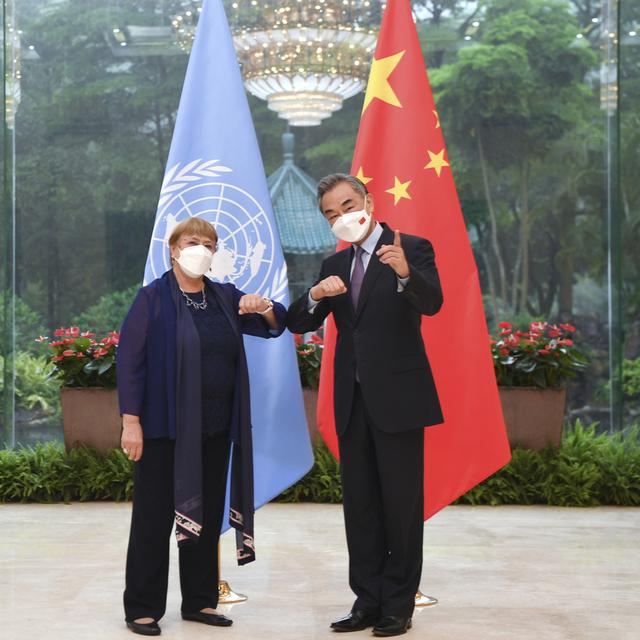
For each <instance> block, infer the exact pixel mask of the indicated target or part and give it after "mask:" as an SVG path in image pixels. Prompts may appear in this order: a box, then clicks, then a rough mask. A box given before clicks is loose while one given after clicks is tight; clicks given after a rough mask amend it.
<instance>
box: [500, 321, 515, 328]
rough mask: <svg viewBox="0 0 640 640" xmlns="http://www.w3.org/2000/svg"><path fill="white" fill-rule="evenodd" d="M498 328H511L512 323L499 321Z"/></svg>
mask: <svg viewBox="0 0 640 640" xmlns="http://www.w3.org/2000/svg"><path fill="white" fill-rule="evenodd" d="M498 328H500V329H512V328H513V325H512V324H511V323H510V322H504V321H503V322H499V323H498Z"/></svg>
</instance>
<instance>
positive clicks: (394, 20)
mask: <svg viewBox="0 0 640 640" xmlns="http://www.w3.org/2000/svg"><path fill="white" fill-rule="evenodd" d="M351 173H352V174H353V175H357V176H358V177H359V178H360V179H361V180H362V181H363V182H365V183H366V185H367V188H368V189H369V191H370V192H371V193H372V194H373V195H374V202H375V215H376V218H377V219H378V220H379V221H383V222H387V223H388V224H389V226H390V227H391V228H392V229H400V231H402V232H404V233H409V234H414V235H418V236H422V237H424V238H427V239H428V240H430V241H431V242H432V244H433V246H434V249H435V254H436V264H437V266H438V271H439V274H440V280H441V282H442V288H443V293H444V304H443V306H442V309H441V310H440V312H439V313H438V314H437V315H436V316H434V317H431V318H426V317H424V318H423V322H422V335H423V338H424V342H425V346H426V350H427V355H428V357H429V361H430V363H431V368H432V371H433V374H434V378H435V382H436V387H437V389H438V395H439V397H440V402H441V405H442V410H443V414H444V419H445V422H444V423H443V424H441V425H437V426H432V427H429V428H428V429H427V430H426V437H425V479H424V483H425V519H426V518H428V517H430V516H432V515H433V514H434V513H436V512H437V511H439V510H440V509H442V508H443V507H445V506H446V505H448V504H450V503H451V502H452V501H453V500H455V499H456V498H457V497H459V496H461V495H462V494H463V493H465V492H466V491H468V490H469V489H471V488H472V487H474V486H475V485H476V484H478V483H479V482H481V481H482V480H484V479H485V478H486V477H487V476H489V475H491V474H492V473H494V472H495V471H497V470H498V469H499V468H500V467H502V466H503V465H504V464H506V463H507V462H508V461H509V458H510V455H511V454H510V450H509V445H508V442H507V438H506V432H505V427H504V420H503V417H502V409H501V406H500V398H499V396H498V388H497V385H496V379H495V375H494V372H493V363H492V359H491V352H490V347H489V333H488V331H487V325H486V320H485V316H484V309H483V305H482V296H481V292H480V285H479V281H478V272H477V269H476V265H475V261H474V258H473V253H472V251H471V245H470V243H469V239H468V237H467V230H466V227H465V223H464V220H463V217H462V211H461V210H460V203H459V201H458V196H457V193H456V188H455V184H454V182H453V176H452V174H451V167H450V166H449V161H448V157H447V152H446V148H445V144H444V138H443V136H442V130H441V129H440V122H439V118H438V114H437V112H436V108H435V104H434V101H433V95H432V93H431V87H430V86H429V80H428V78H427V73H426V69H425V65H424V60H423V58H422V51H421V48H420V43H419V40H418V34H417V32H416V28H415V24H414V22H413V18H412V15H411V7H410V2H409V0H389V1H388V2H387V7H386V9H385V12H384V15H383V17H382V25H381V28H380V36H379V38H378V44H377V47H376V52H375V54H374V59H373V63H372V67H371V73H370V75H369V83H368V85H367V92H366V95H365V99H364V106H363V110H362V116H361V120H360V130H359V132H358V139H357V142H356V149H355V153H354V156H353V165H352V167H351ZM343 246H345V245H343ZM339 248H342V246H341V247H339ZM335 341H336V328H335V324H334V322H333V318H329V321H328V324H327V329H326V336H325V350H324V356H323V362H322V371H321V376H320V393H319V401H318V424H319V428H320V433H321V434H322V437H323V438H324V440H325V442H326V443H327V445H328V446H329V448H330V449H331V451H332V452H333V453H334V455H336V456H337V453H338V447H337V436H336V430H335V421H334V413H333V356H334V352H335ZM389 402H393V398H389Z"/></svg>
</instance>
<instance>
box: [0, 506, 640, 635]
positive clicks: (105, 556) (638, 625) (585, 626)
mask: <svg viewBox="0 0 640 640" xmlns="http://www.w3.org/2000/svg"><path fill="white" fill-rule="evenodd" d="M130 509H131V506H130V504H112V503H104V504H103V503H91V504H70V505H64V504H57V505H7V504H2V505H0V526H1V528H2V534H3V535H2V539H1V541H0V639H2V640H18V639H25V638H26V639H31V638H34V639H35V638H37V639H40V638H42V639H46V640H85V639H86V640H103V639H104V640H107V639H109V640H111V639H113V640H117V639H125V638H133V637H134V636H133V635H132V634H131V633H130V632H129V631H127V629H126V628H125V626H124V623H123V614H122V610H121V592H122V586H123V570H124V555H125V548H126V541H127V532H128V527H129V516H130ZM639 532H640V509H633V508H628V509H620V508H609V507H601V508H597V509H559V508H549V507H462V506H459V507H449V508H447V509H445V510H444V511H443V512H442V513H440V514H438V515H437V516H436V517H435V518H433V519H432V520H431V521H430V522H429V523H428V524H427V526H426V536H425V547H424V558H425V566H424V571H423V580H422V589H423V591H425V592H426V593H428V594H431V595H434V596H436V597H437V598H439V600H440V602H439V604H438V605H436V606H434V607H427V608H422V609H420V610H416V614H415V617H414V628H413V630H412V631H411V632H410V633H409V635H408V636H407V637H408V638H416V639H417V638H421V639H424V640H458V639H460V640H492V639H505V640H507V639H508V640H529V639H531V640H574V639H575V640H632V639H633V640H637V639H638V638H640V537H639ZM256 537H257V544H258V561H257V562H255V563H253V564H250V565H247V566H245V567H237V566H235V564H234V550H233V541H232V539H231V537H230V536H225V538H224V540H223V562H222V566H223V574H224V576H223V577H225V578H226V579H227V580H229V582H230V583H231V586H232V587H233V588H234V589H235V590H236V591H240V592H243V593H246V594H247V595H248V596H249V600H248V602H246V603H244V604H240V605H235V606H231V607H229V606H227V607H221V608H220V609H221V611H223V612H224V613H227V614H228V615H229V616H231V617H232V618H233V619H234V621H235V623H234V626H233V627H232V628H230V629H219V628H211V627H205V626H203V625H199V624H198V623H193V622H184V621H182V620H181V619H180V616H179V602H180V601H179V592H178V588H177V586H178V580H177V574H176V563H175V549H174V548H173V547H174V545H172V549H173V551H172V553H173V554H174V557H173V558H172V567H171V572H172V575H171V580H170V584H171V587H170V592H169V602H168V610H167V614H166V615H165V617H164V618H163V620H162V621H161V626H162V630H163V633H162V634H163V637H167V638H175V639H183V638H189V639H192V640H198V639H200V638H214V637H215V638H222V637H223V636H227V637H229V638H233V639H234V640H249V639H250V640H258V639H260V640H262V639H271V638H274V639H278V640H308V639H316V638H327V639H328V638H334V639H335V638H336V635H335V634H333V633H332V632H330V631H329V629H328V623H329V621H331V620H332V619H335V618H337V617H340V616H341V615H342V614H344V613H346V612H347V611H348V610H349V608H350V605H351V602H352V597H351V593H350V591H349V589H348V586H347V570H346V568H347V565H346V553H345V543H344V533H343V530H342V513H341V510H340V507H339V506H334V505H281V504H271V505H267V506H266V507H264V508H262V509H261V510H260V511H259V512H258V514H257V517H256ZM349 637H350V638H353V640H358V638H363V637H371V633H370V631H363V632H360V633H356V634H351V635H350V636H349ZM343 640H344V638H343Z"/></svg>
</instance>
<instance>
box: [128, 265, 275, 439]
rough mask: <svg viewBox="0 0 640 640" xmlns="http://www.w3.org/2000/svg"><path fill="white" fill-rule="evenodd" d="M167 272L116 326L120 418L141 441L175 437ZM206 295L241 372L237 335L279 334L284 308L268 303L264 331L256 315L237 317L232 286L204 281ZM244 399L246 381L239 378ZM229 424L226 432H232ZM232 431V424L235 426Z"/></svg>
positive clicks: (173, 346)
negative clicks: (131, 422)
mask: <svg viewBox="0 0 640 640" xmlns="http://www.w3.org/2000/svg"><path fill="white" fill-rule="evenodd" d="M174 277H175V276H174V275H173V272H172V271H167V272H166V273H165V274H164V275H163V276H161V277H160V278H158V279H157V280H154V281H153V282H152V283H151V284H149V285H147V286H146V287H142V288H141V289H140V291H138V294H137V296H136V298H135V300H134V301H133V304H132V305H131V309H130V310H129V313H128V314H127V317H126V318H125V320H124V323H123V325H122V330H121V333H120V343H119V344H118V352H117V377H118V399H119V402H120V413H128V414H131V415H134V416H140V422H141V424H142V430H143V434H144V437H145V438H167V437H169V438H175V437H176V306H175V301H174V299H173V296H172V294H171V288H170V286H169V278H174ZM204 281H205V287H206V291H207V295H210V296H215V297H216V299H217V301H218V302H219V304H220V307H221V308H222V310H223V311H224V312H225V315H226V316H227V318H228V319H229V322H230V323H231V326H232V328H233V329H234V332H235V333H236V336H237V339H238V341H239V345H238V346H239V349H238V354H239V355H238V358H239V361H238V367H239V368H240V369H244V370H246V367H247V363H246V356H245V352H244V345H243V341H242V334H246V335H251V336H257V337H260V338H274V337H278V336H279V335H281V334H282V332H283V331H284V329H285V318H286V314H287V312H286V309H285V308H284V307H283V306H282V305H281V304H280V303H279V302H274V307H273V311H274V313H275V316H276V319H277V322H278V328H277V330H273V331H272V330H270V328H269V325H268V324H267V322H266V321H265V320H264V318H263V317H262V316H261V315H259V314H255V313H254V314H247V315H239V314H238V303H239V302H240V298H241V297H242V296H243V295H244V293H243V292H242V291H240V290H239V289H237V288H236V287H235V286H234V285H233V284H219V283H217V282H212V281H210V280H209V279H207V278H205V280H204ZM238 379H239V380H243V383H242V384H243V385H244V386H246V387H247V388H246V389H236V393H238V392H240V393H241V395H242V397H244V398H248V397H249V388H248V386H249V385H248V376H239V377H238ZM233 426H234V425H232V431H233ZM235 426H237V425H235Z"/></svg>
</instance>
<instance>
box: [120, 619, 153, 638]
mask: <svg viewBox="0 0 640 640" xmlns="http://www.w3.org/2000/svg"><path fill="white" fill-rule="evenodd" d="M127 627H128V628H129V629H131V631H133V633H139V634H140V635H141V636H159V635H160V627H159V626H158V623H157V622H156V621H155V620H154V621H153V622H145V623H143V622H133V621H132V622H127Z"/></svg>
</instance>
